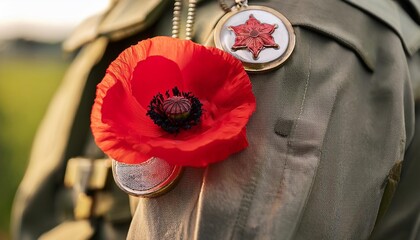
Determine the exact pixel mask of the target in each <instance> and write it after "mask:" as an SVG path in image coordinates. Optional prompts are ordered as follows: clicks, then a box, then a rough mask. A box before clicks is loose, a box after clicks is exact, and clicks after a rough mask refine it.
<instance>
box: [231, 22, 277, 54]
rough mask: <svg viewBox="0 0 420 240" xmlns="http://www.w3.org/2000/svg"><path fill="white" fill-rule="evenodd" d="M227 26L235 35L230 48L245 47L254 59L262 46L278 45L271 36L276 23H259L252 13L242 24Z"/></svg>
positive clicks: (274, 46) (272, 46)
mask: <svg viewBox="0 0 420 240" xmlns="http://www.w3.org/2000/svg"><path fill="white" fill-rule="evenodd" d="M228 28H229V29H230V30H232V31H233V32H234V33H235V35H236V38H235V43H234V44H233V46H232V50H233V51H235V50H238V49H244V48H246V49H248V51H250V52H251V53H252V56H253V58H254V59H257V58H258V55H259V54H260V52H261V50H263V49H264V48H278V47H279V45H278V44H277V43H276V42H275V41H274V38H273V36H272V34H273V32H274V30H276V28H277V24H268V23H261V22H260V21H258V20H257V19H256V18H255V17H254V15H253V14H250V15H249V19H248V20H247V21H246V22H245V23H244V24H241V25H238V26H229V27H228Z"/></svg>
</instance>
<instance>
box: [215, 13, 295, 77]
mask: <svg viewBox="0 0 420 240" xmlns="http://www.w3.org/2000/svg"><path fill="white" fill-rule="evenodd" d="M253 10H255V11H263V12H267V13H269V14H271V15H274V16H275V17H277V18H278V20H279V21H280V22H281V23H282V24H283V25H284V27H285V28H286V31H287V33H288V36H289V39H288V40H289V41H288V44H287V48H286V50H285V51H284V53H283V54H281V55H280V56H279V57H278V58H275V59H274V60H271V61H267V62H246V61H242V60H241V59H239V58H238V57H236V56H235V55H234V54H232V55H233V56H234V57H236V58H238V59H239V60H241V61H242V64H243V66H244V68H245V70H246V71H248V72H266V71H270V70H273V69H276V68H278V67H280V66H281V65H282V64H283V63H284V62H285V61H286V60H287V59H288V58H289V57H290V55H291V54H292V52H293V50H294V48H295V44H296V35H295V32H294V30H293V27H292V24H291V23H290V21H289V20H288V19H287V18H286V17H285V16H284V15H283V14H281V13H279V12H278V11H276V10H274V9H272V8H269V7H264V6H243V7H241V8H239V9H237V8H234V9H233V10H232V11H231V12H228V13H226V14H225V15H224V16H223V17H222V18H221V19H220V20H219V22H218V23H217V24H216V27H215V30H214V43H215V45H216V47H217V48H219V49H222V50H224V51H226V52H229V53H232V52H235V51H240V50H232V49H226V48H225V47H224V44H223V43H222V40H221V36H222V31H230V30H228V26H226V22H227V21H228V20H229V19H231V18H232V17H235V16H236V15H237V14H240V13H243V12H244V11H251V14H252V11H253ZM264 50H265V49H262V50H261V52H263V51H264ZM261 52H260V54H261Z"/></svg>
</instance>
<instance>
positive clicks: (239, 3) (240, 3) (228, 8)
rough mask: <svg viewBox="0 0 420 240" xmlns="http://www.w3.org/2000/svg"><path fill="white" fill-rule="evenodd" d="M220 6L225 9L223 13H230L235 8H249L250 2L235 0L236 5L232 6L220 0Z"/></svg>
mask: <svg viewBox="0 0 420 240" xmlns="http://www.w3.org/2000/svg"><path fill="white" fill-rule="evenodd" d="M219 5H220V7H221V8H222V9H223V11H225V12H230V11H232V8H233V7H235V6H236V7H237V8H241V7H246V6H248V0H235V4H234V5H231V6H229V5H228V4H226V2H225V0H219Z"/></svg>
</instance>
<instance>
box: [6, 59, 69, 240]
mask: <svg viewBox="0 0 420 240" xmlns="http://www.w3.org/2000/svg"><path fill="white" fill-rule="evenodd" d="M56 55H59V54H57V53H56ZM67 66H68V63H67V62H66V61H64V59H62V58H60V57H58V56H49V55H46V56H44V57H29V58H27V57H22V56H11V57H10V56H8V57H7V59H5V57H4V56H3V57H1V58H0V171H1V174H0V196H1V201H0V239H10V233H9V228H10V212H11V205H12V202H13V198H14V194H15V192H16V189H17V187H18V185H19V182H20V180H21V179H22V177H23V174H24V171H25V168H26V165H27V163H28V156H29V151H30V147H31V144H32V140H33V138H34V135H35V132H36V128H37V126H38V124H39V122H40V120H41V119H42V116H43V114H44V113H45V111H46V108H47V106H48V102H49V100H50V99H51V97H52V95H53V93H54V91H55V89H56V88H57V86H58V85H59V83H60V80H61V79H62V76H63V74H64V71H65V69H66V68H67Z"/></svg>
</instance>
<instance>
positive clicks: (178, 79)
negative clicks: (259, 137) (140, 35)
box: [91, 37, 255, 167]
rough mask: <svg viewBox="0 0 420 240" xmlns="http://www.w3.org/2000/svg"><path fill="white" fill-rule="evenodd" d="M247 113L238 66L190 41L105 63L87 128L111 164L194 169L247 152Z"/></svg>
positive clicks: (159, 41)
mask: <svg viewBox="0 0 420 240" xmlns="http://www.w3.org/2000/svg"><path fill="white" fill-rule="evenodd" d="M168 102H169V103H168ZM168 104H169V107H168V106H167V105H168ZM163 105H165V107H164V106H163ZM254 110H255V97H254V95H253V93H252V87H251V83H250V80H249V78H248V75H247V74H246V73H245V71H244V69H243V67H242V64H241V63H240V61H239V60H237V59H235V58H234V57H232V56H231V55H229V54H228V53H225V52H223V51H221V50H219V49H216V48H206V47H204V46H201V45H198V44H195V43H193V42H191V41H185V40H179V39H174V38H169V37H156V38H152V39H148V40H145V41H141V42H139V43H138V44H137V45H135V46H131V47H130V48H128V49H126V50H125V51H124V52H122V53H121V54H120V55H119V57H118V58H117V59H116V60H115V61H114V62H112V63H111V65H110V66H109V68H108V69H107V72H106V75H105V77H104V79H103V80H102V82H101V83H100V84H99V85H98V86H97V92H96V99H95V103H94V105H93V109H92V115H91V128H92V132H93V135H94V137H95V141H96V143H97V145H98V146H99V147H100V148H101V149H102V150H103V151H104V152H105V153H106V154H108V155H109V156H110V157H111V158H113V159H115V160H117V161H120V162H124V163H141V162H145V161H147V160H148V159H150V158H151V157H159V158H162V159H164V160H166V161H167V162H169V163H170V164H174V165H182V166H196V167H198V166H207V165H208V164H210V163H213V162H217V161H221V160H224V159H226V158H227V157H228V156H229V155H231V154H233V153H236V152H238V151H241V150H243V149H244V148H246V147H247V146H248V142H247V139H246V133H245V126H246V124H247V122H248V119H249V117H250V116H251V115H252V113H253V112H254ZM190 112H191V113H190ZM156 114H157V115H156ZM178 119H181V120H180V121H181V123H179V121H178ZM155 123H156V124H155ZM158 124H160V125H158ZM168 124H169V125H168ZM171 124H172V125H171ZM168 126H169V127H168Z"/></svg>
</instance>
